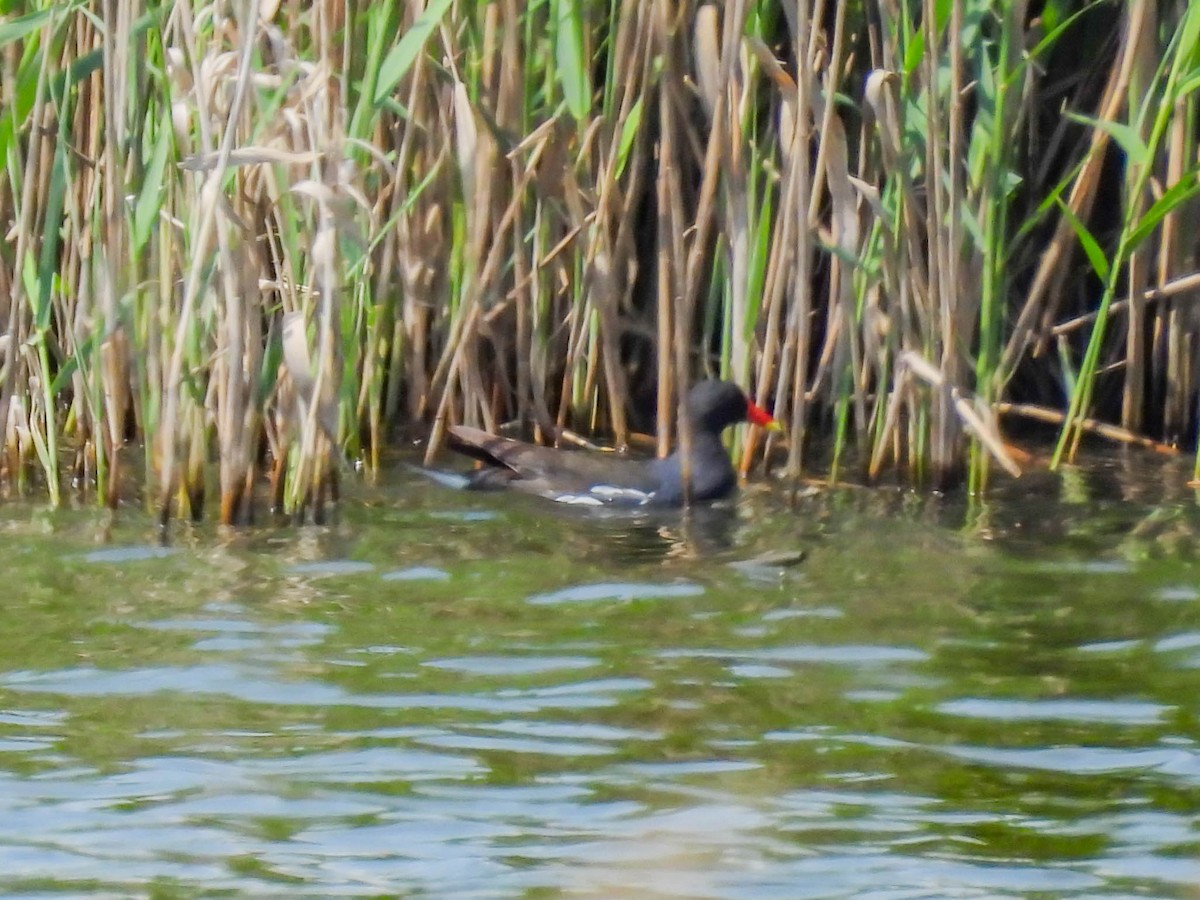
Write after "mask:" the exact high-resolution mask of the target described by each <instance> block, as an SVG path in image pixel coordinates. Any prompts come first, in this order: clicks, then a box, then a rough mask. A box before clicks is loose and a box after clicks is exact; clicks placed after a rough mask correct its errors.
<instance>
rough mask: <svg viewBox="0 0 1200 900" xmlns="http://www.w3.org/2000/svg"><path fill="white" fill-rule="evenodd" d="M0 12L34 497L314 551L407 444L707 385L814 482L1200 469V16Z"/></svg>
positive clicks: (1003, 11)
mask: <svg viewBox="0 0 1200 900" xmlns="http://www.w3.org/2000/svg"><path fill="white" fill-rule="evenodd" d="M0 10H7V12H4V13H0V159H2V160H3V165H4V167H5V174H6V176H7V177H6V178H5V179H4V181H3V183H0V223H3V229H4V241H3V243H2V244H0V424H2V425H3V451H4V452H3V454H2V460H0V485H2V486H3V488H4V489H5V490H7V491H9V492H24V491H32V490H41V491H45V493H46V494H47V495H48V497H49V498H50V500H51V501H52V502H55V503H57V502H60V500H61V498H62V496H63V493H64V491H67V490H70V491H73V492H75V493H77V494H82V495H94V496H95V497H96V498H97V500H98V501H99V502H101V503H105V504H108V505H116V504H117V503H118V502H120V501H121V500H122V499H130V498H132V497H134V496H141V497H143V498H144V499H145V502H146V503H148V504H150V505H151V506H152V507H153V508H155V509H156V510H157V511H158V512H159V514H160V515H161V516H162V518H163V521H164V522H165V521H167V520H168V519H169V518H170V517H172V516H173V515H178V514H185V515H191V516H194V517H198V516H200V515H202V514H203V512H204V511H205V506H206V501H207V499H208V498H209V497H210V496H213V495H215V497H216V498H217V503H216V505H217V508H218V510H219V513H218V515H219V519H220V521H222V522H225V523H240V522H245V521H247V520H249V519H250V518H251V517H252V515H253V514H254V513H255V510H256V508H260V507H261V506H262V504H263V503H264V501H265V503H266V505H267V506H268V507H269V508H271V509H275V510H280V511H283V512H286V513H287V514H288V515H291V516H294V517H297V518H313V519H317V520H319V519H321V518H322V517H323V516H324V515H325V514H326V512H327V510H328V508H329V504H330V503H331V502H332V501H333V500H335V499H336V497H337V494H338V490H339V487H340V480H341V479H344V478H345V477H347V475H348V474H349V475H351V477H354V472H355V471H356V470H358V469H363V470H365V471H366V472H367V473H373V472H376V471H377V470H378V468H379V466H380V465H381V453H382V451H383V450H384V449H386V448H387V447H388V446H389V443H392V442H394V441H396V440H397V438H398V437H399V436H401V435H408V434H412V433H417V434H421V435H427V436H428V445H427V446H428V452H429V454H430V456H432V455H433V454H434V453H435V452H436V451H437V449H438V447H439V445H440V443H441V440H442V436H443V434H444V432H445V428H446V426H447V424H449V423H451V422H454V421H460V422H466V423H469V424H475V425H480V426H482V427H485V428H489V429H495V428H500V427H502V426H504V425H505V424H506V423H513V422H515V423H519V425H520V426H521V427H522V428H523V429H524V430H525V431H526V432H528V433H532V435H533V436H535V437H536V438H537V439H539V440H547V441H552V440H556V439H559V438H561V437H562V436H563V435H564V434H565V433H566V432H569V431H570V432H587V433H593V432H600V433H602V434H604V435H605V436H606V438H607V439H608V440H610V441H611V442H612V443H614V444H616V445H618V446H623V445H626V444H627V443H628V442H629V441H630V439H631V436H632V435H633V433H634V432H635V431H636V430H637V429H638V428H639V427H642V426H644V423H646V422H647V421H653V419H648V418H647V415H646V412H647V410H649V411H651V412H652V411H653V410H654V409H659V410H667V411H669V410H674V409H676V408H677V404H678V402H679V398H680V396H681V393H682V391H683V389H684V387H685V386H686V384H687V383H688V382H689V381H690V380H692V379H694V378H696V377H700V376H701V375H719V376H721V377H726V378H732V379H734V380H737V381H739V382H741V383H742V384H743V385H747V386H748V387H749V389H750V392H751V393H752V394H753V395H754V396H755V397H756V399H757V400H759V401H760V402H762V403H764V404H766V405H769V406H772V407H773V409H774V410H775V412H776V415H777V417H778V418H780V419H781V420H783V421H784V422H786V423H787V426H788V427H787V433H786V434H785V435H784V436H783V438H782V439H781V440H780V444H779V446H778V447H775V446H772V445H771V444H770V443H766V444H764V443H763V440H762V437H763V436H762V435H759V434H754V433H748V434H745V435H743V436H742V438H741V439H740V440H739V443H738V446H737V448H736V449H737V453H738V455H739V459H740V460H741V464H742V465H743V467H747V468H748V467H749V466H751V465H753V464H755V463H756V462H757V461H760V460H763V459H768V460H770V461H772V464H773V465H774V467H775V468H776V469H777V470H778V471H780V472H781V473H782V474H783V475H784V476H786V477H787V478H788V479H792V480H794V479H797V478H799V477H800V476H801V475H802V474H804V473H806V472H811V471H821V472H825V473H831V475H832V477H838V475H839V473H843V472H845V471H846V470H847V469H851V470H853V471H855V472H858V473H861V475H862V476H863V477H866V478H871V479H878V478H884V477H892V475H891V474H890V473H898V475H899V476H900V477H902V478H904V479H907V480H911V481H913V482H915V483H919V484H927V485H930V484H931V485H944V484H949V483H953V482H956V481H958V480H960V479H962V478H963V477H964V476H965V477H966V478H967V479H968V481H969V483H970V485H971V486H972V488H974V489H976V490H981V489H982V488H983V487H984V486H985V484H986V481H987V478H988V476H989V473H990V472H993V471H996V470H997V469H999V470H1002V471H1005V472H1007V473H1009V474H1011V475H1017V474H1019V473H1020V465H1021V464H1020V463H1019V462H1018V460H1017V458H1016V455H1015V454H1014V453H1013V451H1012V450H1011V448H1010V446H1009V445H1008V444H1007V443H1006V442H1005V439H1004V433H1005V432H1004V430H1003V429H1002V427H1001V426H1002V425H1006V424H1008V423H1009V422H1011V421H1015V420H1016V417H1018V416H1019V417H1020V419H1021V420H1024V419H1031V420H1041V421H1048V422H1052V423H1055V427H1057V429H1058V433H1059V436H1058V442H1057V445H1056V452H1055V455H1054V460H1053V462H1054V464H1056V465H1057V464H1059V463H1061V462H1062V461H1064V460H1067V459H1069V458H1070V457H1071V456H1072V454H1073V453H1074V452H1075V451H1076V449H1077V447H1078V446H1079V443H1080V440H1081V438H1082V436H1083V435H1084V434H1085V433H1088V434H1098V435H1101V436H1102V437H1104V438H1113V437H1114V436H1117V437H1121V438H1123V439H1128V440H1130V441H1135V440H1136V441H1140V442H1143V443H1149V444H1152V445H1155V446H1161V445H1172V446H1173V445H1177V444H1185V445H1192V446H1194V445H1196V429H1197V398H1198V396H1200V371H1198V364H1197V347H1196V344H1197V340H1198V338H1200V317H1198V315H1197V311H1196V305H1195V303H1194V301H1195V299H1196V297H1197V296H1198V294H1197V290H1198V288H1200V284H1198V279H1197V276H1196V275H1195V272H1196V269H1197V265H1196V256H1197V244H1196V240H1195V237H1194V235H1195V234H1196V233H1197V231H1196V227H1195V226H1196V221H1195V220H1196V216H1197V201H1196V195H1197V193H1198V191H1200V179H1198V177H1197V174H1198V173H1197V145H1196V138H1197V130H1196V121H1197V108H1196V96H1197V89H1198V88H1200V5H1198V4H1190V3H1187V2H1186V0H1174V2H1172V0H1168V2H1166V3H1160V4H1156V3H1149V2H1142V0H1131V2H1129V3H1125V4H1118V3H1113V2H1066V0H1059V2H1050V3H1046V4H1044V5H1035V4H1029V3H1027V2H1021V0H1018V2H1015V3H1005V4H999V3H983V2H971V0H947V2H942V3H935V2H934V0H922V2H916V0H913V2H901V0H866V2H864V3H858V4H851V3H846V2H834V3H817V4H809V3H808V2H807V0H802V2H801V3H800V4H799V6H798V7H795V8H793V7H792V6H791V5H787V4H785V5H784V6H782V7H781V6H779V5H777V4H768V3H757V2H748V0H727V2H726V3H724V4H723V5H717V4H711V3H697V2H692V0H611V2H610V3H608V4H600V3H585V2H582V0H543V2H538V3H518V2H517V0H492V2H479V3H469V2H464V0H428V2H422V0H411V2H406V0H375V2H372V3H361V2H356V0H341V2H330V0H316V2H311V3H309V2H305V3H300V2H296V0H288V2H283V0H231V2H216V3H212V4H208V5H194V4H193V3H190V2H161V3H154V2H136V0H58V2H50V0H33V2H32V3H28V4H26V5H25V6H24V7H23V8H22V10H21V13H20V14H17V13H16V12H14V11H13V8H12V5H11V4H10V5H3V4H0ZM1002 417H1003V418H1002ZM675 422H676V417H674V416H671V415H661V416H659V417H658V418H657V432H656V438H657V446H658V449H659V450H660V451H664V450H665V449H666V448H668V447H669V446H671V445H672V443H673V442H675V441H676V440H677V439H682V440H684V441H686V437H687V436H686V435H676V434H675ZM771 440H777V439H776V438H772V439H771ZM1197 466H1198V471H1200V457H1198V463H1197Z"/></svg>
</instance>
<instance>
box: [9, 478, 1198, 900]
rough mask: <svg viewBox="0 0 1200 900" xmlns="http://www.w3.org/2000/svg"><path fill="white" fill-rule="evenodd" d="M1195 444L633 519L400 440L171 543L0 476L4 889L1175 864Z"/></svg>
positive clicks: (1180, 838) (204, 888)
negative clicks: (249, 520)
mask: <svg viewBox="0 0 1200 900" xmlns="http://www.w3.org/2000/svg"><path fill="white" fill-rule="evenodd" d="M1156 465H1157V464H1156ZM1183 480H1184V478H1183V477H1181V475H1180V472H1179V471H1176V470H1164V469H1163V468H1162V467H1161V466H1158V467H1157V468H1152V469H1149V470H1148V471H1145V472H1143V471H1137V470H1136V469H1135V470H1133V471H1130V467H1129V466H1128V465H1123V464H1118V463H1109V464H1105V465H1097V466H1094V467H1092V468H1090V469H1089V470H1086V471H1070V472H1067V473H1065V474H1063V475H1057V476H1037V477H1031V478H1027V479H1022V480H1021V481H1018V482H1014V483H1012V484H1011V485H1007V486H1003V487H1001V488H1000V489H999V490H997V491H996V492H995V495H994V496H993V497H992V498H991V499H990V500H989V502H988V503H987V504H984V505H983V506H981V507H975V508H971V507H970V506H969V505H968V504H967V503H966V501H965V500H964V499H963V498H955V497H949V498H938V497H922V496H918V495H914V494H910V493H903V492H894V491H892V492H889V491H883V490H877V491H862V490H851V489H846V490H839V491H820V492H817V493H816V494H814V495H813V496H808V497H805V498H803V499H801V500H800V501H799V502H798V503H797V504H796V505H795V506H794V507H790V506H789V505H788V504H787V503H785V502H784V500H783V498H782V497H781V496H780V495H779V494H777V493H774V492H770V491H764V490H752V491H748V492H745V493H744V494H743V496H742V497H741V498H740V499H739V501H738V502H737V504H736V505H735V506H733V507H732V508H730V509H726V510H719V509H718V510H709V511H707V512H706V513H703V514H698V515H694V516H689V517H682V516H680V515H665V516H658V517H655V518H649V517H639V516H632V517H631V516H628V515H622V516H610V515H599V516H598V515H596V514H595V513H590V512H588V511H586V510H578V509H568V510H564V509H561V508H558V507H552V505H550V504H546V503H542V502H540V501H537V500H536V499H531V498H519V497H518V498H514V497H509V496H505V495H478V494H467V493H459V492H453V491H449V490H447V489H445V488H442V487H440V486H438V485H435V484H432V483H429V482H427V481H425V480H424V479H422V478H420V477H418V476H415V475H408V474H397V475H395V476H394V477H393V478H392V479H391V480H390V481H389V482H388V483H386V484H384V485H381V486H379V487H377V488H366V487H364V488H361V489H360V490H359V496H358V497H355V498H351V499H349V500H348V501H346V502H345V503H344V504H343V507H342V510H341V514H340V516H339V519H338V521H337V522H336V523H335V524H333V525H330V526H327V527H278V526H261V527H257V528H250V529H244V530H241V531H236V532H221V531H219V530H218V529H216V528H214V527H207V528H204V527H198V528H195V529H188V528H178V529H177V530H176V532H175V534H174V535H173V541H172V543H171V545H170V547H169V548H165V549H164V548H162V547H160V546H158V545H157V544H156V543H155V532H154V530H153V528H152V524H151V519H150V518H149V517H147V516H144V515H142V514H141V513H139V512H137V511H136V510H132V509H129V510H122V511H121V512H120V514H119V515H118V516H117V518H116V521H115V523H113V522H110V521H109V520H108V518H107V517H106V516H104V515H102V514H100V513H97V512H95V511H93V510H91V509H84V510H78V511H59V512H49V511H46V510H44V509H41V508H39V507H35V506H30V505H25V504H20V503H12V502H10V503H7V504H5V505H3V506H0V558H2V559H3V560H4V568H3V572H4V584H3V588H2V589H0V604H2V609H3V617H4V618H3V621H4V629H3V636H2V638H0V648H2V657H0V893H2V894H3V895H5V896H29V897H35V896H36V897H43V896H73V897H136V896H156V897H175V896H179V897H192V896H195V897H207V896H264V897H273V896H277V897H300V896H310V897H353V896H364V897H375V896H418V897H437V898H442V897H533V898H542V897H559V896H564V897H566V896H569V897H688V898H692V897H697V898H724V897H729V898H743V897H745V898H792V897H795V898H802V897H870V898H915V897H951V896H953V897H989V898H990V897H1132V896H1164V897H1165V896H1180V897H1186V896H1196V893H1195V891H1196V886H1197V885H1198V884H1200V828H1198V824H1197V814H1198V812H1200V753H1198V749H1197V739H1198V738H1200V727H1198V725H1197V712H1198V710H1200V566H1198V565H1197V562H1196V560H1197V558H1198V554H1197V552H1196V550H1197V547H1200V543H1198V541H1197V535H1200V510H1198V509H1197V503H1196V498H1195V496H1194V495H1193V494H1191V493H1188V492H1186V491H1185V490H1183V489H1181V488H1177V487H1175V485H1179V484H1182V483H1183ZM801 556H803V559H802V560H801V559H800V557H801Z"/></svg>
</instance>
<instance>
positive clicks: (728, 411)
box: [687, 380, 779, 434]
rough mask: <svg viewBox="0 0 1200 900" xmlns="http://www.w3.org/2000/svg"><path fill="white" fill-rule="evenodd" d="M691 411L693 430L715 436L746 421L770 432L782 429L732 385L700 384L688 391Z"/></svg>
mask: <svg viewBox="0 0 1200 900" xmlns="http://www.w3.org/2000/svg"><path fill="white" fill-rule="evenodd" d="M687 408H688V414H689V415H690V416H691V420H692V426H693V427H695V428H697V429H699V430H701V431H709V432H712V433H714V434H720V433H721V432H722V431H724V430H725V429H726V428H728V427H729V426H730V425H736V424H737V423H738V422H746V421H750V422H753V423H754V424H755V425H762V426H764V427H766V428H771V427H772V426H774V427H775V428H778V427H779V426H778V424H777V423H776V422H775V420H774V419H772V418H771V416H770V415H769V414H768V413H767V412H765V411H764V410H762V409H761V408H759V407H758V406H756V405H755V404H754V403H752V402H751V401H750V399H749V398H748V397H747V396H746V394H745V393H744V392H743V391H742V389H741V388H740V387H738V386H737V385H736V384H734V383H733V382H730V381H716V380H709V381H698V382H696V383H695V384H694V385H692V389H691V390H690V391H688V396H687Z"/></svg>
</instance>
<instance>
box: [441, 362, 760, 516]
mask: <svg viewBox="0 0 1200 900" xmlns="http://www.w3.org/2000/svg"><path fill="white" fill-rule="evenodd" d="M686 411H687V415H688V417H689V421H690V423H691V426H692V453H691V499H692V501H695V502H702V501H705V500H717V499H719V498H721V497H727V496H728V495H729V494H731V493H732V492H733V490H734V488H736V487H737V473H736V472H734V470H733V463H731V462H730V461H729V454H728V453H726V452H725V446H724V445H723V444H722V443H721V432H722V431H724V430H725V429H726V428H728V427H729V426H730V425H734V424H736V423H738V422H746V421H749V422H752V423H753V424H755V425H762V426H764V427H766V428H770V429H772V430H776V431H778V430H781V429H780V426H779V424H778V423H777V422H776V421H775V420H774V419H772V418H771V416H770V415H769V414H768V413H766V412H765V411H764V410H762V409H760V408H759V407H758V406H756V405H755V404H754V403H752V402H751V401H750V399H749V398H748V397H747V396H746V395H745V393H743V392H742V389H741V388H740V387H738V386H737V385H736V384H732V383H730V382H728V381H701V382H698V383H697V384H695V385H693V386H692V389H691V390H690V391H688V395H687V405H686ZM449 434H450V441H449V445H450V447H451V448H452V449H454V450H457V451H459V452H460V453H465V454H466V455H468V456H471V457H473V458H475V459H477V460H480V461H482V462H483V463H484V468H482V469H480V470H479V471H477V472H475V473H474V474H473V475H472V476H471V478H470V480H469V482H468V485H467V486H468V487H469V488H473V489H477V490H479V489H488V488H501V487H507V488H510V489H512V490H518V491H522V492H524V493H528V494H536V495H538V496H540V497H547V498H549V499H551V500H556V501H558V502H560V503H575V504H581V505H588V506H607V505H614V504H615V505H625V506H680V505H682V504H683V502H684V490H683V471H682V466H681V460H680V452H679V451H678V450H676V451H675V452H674V453H672V454H671V455H670V456H668V457H667V458H666V459H654V460H630V459H621V458H615V457H612V456H605V455H601V454H595V453H587V452H582V451H569V450H556V449H553V448H550V447H539V446H536V445H534V444H527V443H524V442H523V441H515V440H512V439H511V438H505V437H497V436H496V435H493V434H488V433H487V432H486V431H481V430H480V429H478V428H470V427H468V426H465V425H454V426H451V428H450V431H449Z"/></svg>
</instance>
